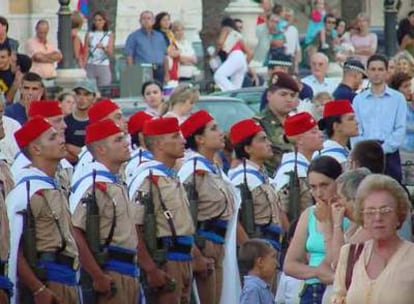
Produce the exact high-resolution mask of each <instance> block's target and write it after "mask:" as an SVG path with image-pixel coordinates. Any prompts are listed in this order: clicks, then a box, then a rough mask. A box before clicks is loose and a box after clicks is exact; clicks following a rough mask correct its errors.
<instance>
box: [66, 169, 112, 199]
mask: <svg viewBox="0 0 414 304" xmlns="http://www.w3.org/2000/svg"><path fill="white" fill-rule="evenodd" d="M92 175H93V173H92V172H91V173H88V174H86V175H85V176H83V177H82V178H80V179H79V180H78V181H77V182H76V183H75V184H74V185H73V186H72V189H71V192H72V193H75V192H76V189H77V188H78V187H79V185H80V184H81V183H82V182H83V181H84V180H85V179H87V178H89V177H91V176H92ZM98 175H100V176H103V177H106V178H108V179H110V180H111V182H113V183H118V182H119V178H118V177H117V176H116V175H115V174H113V173H111V172H109V171H104V170H97V171H96V176H98Z"/></svg>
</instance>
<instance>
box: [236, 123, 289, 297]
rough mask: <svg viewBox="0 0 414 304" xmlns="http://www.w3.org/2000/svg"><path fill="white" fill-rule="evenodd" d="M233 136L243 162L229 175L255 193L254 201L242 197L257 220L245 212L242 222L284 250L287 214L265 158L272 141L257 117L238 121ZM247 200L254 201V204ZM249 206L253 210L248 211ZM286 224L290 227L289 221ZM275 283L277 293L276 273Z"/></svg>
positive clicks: (274, 287)
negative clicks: (283, 222)
mask: <svg viewBox="0 0 414 304" xmlns="http://www.w3.org/2000/svg"><path fill="white" fill-rule="evenodd" d="M230 140H231V143H232V145H233V146H234V152H235V154H236V157H237V159H239V160H240V161H241V163H240V164H239V165H238V166H237V167H235V168H233V169H231V170H230V171H229V178H230V179H231V181H232V183H233V184H234V185H235V186H236V187H237V189H240V187H241V186H245V187H247V189H248V190H249V191H250V193H251V195H252V200H251V202H249V201H248V200H246V199H243V198H242V205H241V211H239V212H241V213H245V214H246V216H247V217H249V218H253V221H251V222H250V221H248V220H246V221H244V222H243V218H244V216H241V217H240V218H241V219H242V225H243V227H244V228H245V230H246V231H249V232H250V231H253V233H254V235H252V237H257V238H263V239H266V240H268V241H269V242H270V243H271V244H272V246H273V248H274V249H275V250H277V251H278V252H280V251H281V248H282V246H281V239H282V235H283V233H282V219H283V218H282V217H281V212H280V210H279V206H278V205H277V192H276V190H275V189H274V186H275V181H274V180H273V179H272V178H269V177H268V174H267V171H266V168H265V166H264V163H265V161H267V160H268V159H269V158H271V157H272V156H273V151H272V147H271V143H270V141H269V139H268V138H267V135H266V133H265V132H264V130H263V128H262V127H261V126H260V125H259V123H258V122H256V121H255V120H253V119H245V120H242V121H239V122H237V123H236V124H234V125H233V126H232V127H231V129H230ZM247 204H251V206H252V208H251V207H250V206H247ZM249 207H250V208H251V210H252V211H253V214H250V212H249V211H247V210H248V208H249ZM284 228H285V229H287V225H286V223H285V227H284ZM271 283H272V285H271V289H272V292H273V293H275V292H276V276H275V278H274V280H273V282H271Z"/></svg>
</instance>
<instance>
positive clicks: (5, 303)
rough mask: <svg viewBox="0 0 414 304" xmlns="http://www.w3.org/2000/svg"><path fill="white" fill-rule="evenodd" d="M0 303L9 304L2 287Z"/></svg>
mask: <svg viewBox="0 0 414 304" xmlns="http://www.w3.org/2000/svg"><path fill="white" fill-rule="evenodd" d="M0 304H9V297H8V296H7V293H6V292H5V291H4V290H3V289H0Z"/></svg>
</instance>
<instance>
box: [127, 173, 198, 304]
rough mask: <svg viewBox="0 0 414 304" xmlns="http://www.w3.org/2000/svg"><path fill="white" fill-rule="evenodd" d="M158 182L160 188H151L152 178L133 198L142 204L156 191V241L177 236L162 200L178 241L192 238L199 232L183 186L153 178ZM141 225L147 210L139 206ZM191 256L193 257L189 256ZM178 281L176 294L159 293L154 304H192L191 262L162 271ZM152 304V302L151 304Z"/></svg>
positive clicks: (173, 263)
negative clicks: (143, 197)
mask: <svg viewBox="0 0 414 304" xmlns="http://www.w3.org/2000/svg"><path fill="white" fill-rule="evenodd" d="M153 178H156V179H157V181H156V185H154V183H153V184H152V185H150V181H149V178H146V179H145V180H144V182H143V183H142V185H141V186H140V188H139V191H137V193H136V194H135V197H134V198H133V199H134V201H138V200H139V199H140V196H142V195H144V194H147V193H149V191H150V189H152V198H153V204H154V209H155V217H156V223H157V231H156V237H157V238H158V239H164V238H166V237H171V236H172V235H173V233H172V231H171V228H170V226H169V224H168V221H167V218H166V216H165V210H164V209H163V208H162V206H161V201H160V196H161V197H162V200H163V203H164V204H165V206H166V208H167V209H168V210H169V212H170V215H171V219H172V222H173V224H174V228H175V233H176V235H177V237H180V236H192V235H193V234H194V232H195V230H194V224H193V221H192V219H191V213H190V209H189V202H188V199H187V194H186V192H185V190H184V187H183V185H182V184H181V183H180V182H179V181H178V179H177V178H175V177H168V176H153ZM137 206H138V216H137V224H138V225H140V226H142V225H144V217H145V207H144V205H143V204H137ZM188 254H191V253H190V252H188ZM160 268H161V269H163V270H164V271H166V272H167V273H168V274H169V275H170V276H171V277H172V278H173V279H174V280H175V281H176V288H175V290H174V291H173V292H158V293H157V294H155V295H154V299H153V301H154V303H177V304H179V303H190V292H191V283H192V267H191V261H173V260H167V261H166V263H164V264H163V265H162V266H161V267H160ZM151 303H152V302H151Z"/></svg>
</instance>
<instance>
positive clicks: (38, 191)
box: [33, 189, 44, 196]
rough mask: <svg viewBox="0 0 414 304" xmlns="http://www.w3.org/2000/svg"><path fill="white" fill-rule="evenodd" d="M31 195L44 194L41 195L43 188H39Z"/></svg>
mask: <svg viewBox="0 0 414 304" xmlns="http://www.w3.org/2000/svg"><path fill="white" fill-rule="evenodd" d="M33 195H39V196H44V195H43V189H39V190H37V191H36V192H35V193H34V194H33Z"/></svg>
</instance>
